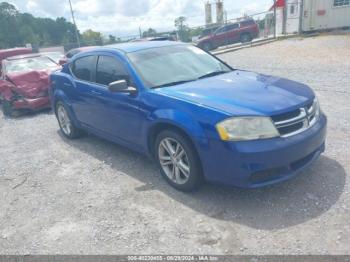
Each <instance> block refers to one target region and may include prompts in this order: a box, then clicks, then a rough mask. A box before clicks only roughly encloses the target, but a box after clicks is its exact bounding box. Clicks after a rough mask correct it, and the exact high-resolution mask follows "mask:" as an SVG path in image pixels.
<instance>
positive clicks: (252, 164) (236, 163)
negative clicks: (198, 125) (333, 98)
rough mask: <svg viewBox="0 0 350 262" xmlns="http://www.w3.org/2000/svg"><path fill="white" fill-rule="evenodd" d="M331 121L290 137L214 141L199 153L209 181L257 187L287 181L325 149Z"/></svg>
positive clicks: (320, 120) (322, 118) (322, 122)
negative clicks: (328, 123) (328, 124)
mask: <svg viewBox="0 0 350 262" xmlns="http://www.w3.org/2000/svg"><path fill="white" fill-rule="evenodd" d="M326 129H327V118H326V116H325V115H323V114H321V116H320V119H319V121H318V122H317V123H316V124H315V125H314V126H313V127H311V128H309V129H308V130H306V131H304V132H302V133H300V134H297V135H294V136H292V137H288V138H273V139H265V140H255V141H241V142H224V141H220V140H211V141H210V142H209V146H207V147H206V148H205V149H204V148H203V149H201V150H199V151H200V152H199V155H200V158H201V160H202V166H203V171H204V175H205V178H206V180H207V181H209V182H216V183H222V184H227V185H234V186H239V187H245V188H256V187H261V186H266V185H270V184H274V183H277V182H281V181H284V180H287V179H289V178H291V177H293V176H295V175H297V174H298V173H300V172H301V171H302V170H303V169H305V168H306V167H307V166H309V165H310V164H311V163H312V162H314V161H315V160H316V159H317V158H318V157H319V155H320V154H321V153H322V152H324V150H325V139H326Z"/></svg>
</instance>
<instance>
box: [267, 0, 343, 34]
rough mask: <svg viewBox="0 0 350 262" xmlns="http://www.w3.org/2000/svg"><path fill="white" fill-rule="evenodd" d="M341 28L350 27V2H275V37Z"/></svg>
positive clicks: (313, 0) (320, 0)
mask: <svg viewBox="0 0 350 262" xmlns="http://www.w3.org/2000/svg"><path fill="white" fill-rule="evenodd" d="M273 8H274V7H273V6H272V7H271V9H270V10H273ZM343 27H350V0H277V1H276V33H277V35H282V34H284V33H287V34H293V33H297V32H299V31H300V30H301V31H313V30H326V29H333V28H343Z"/></svg>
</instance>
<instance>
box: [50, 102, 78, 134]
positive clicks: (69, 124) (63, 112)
mask: <svg viewBox="0 0 350 262" xmlns="http://www.w3.org/2000/svg"><path fill="white" fill-rule="evenodd" d="M56 117H57V120H58V124H59V126H60V130H61V133H62V134H63V135H64V136H65V137H67V138H69V139H75V138H78V137H80V136H81V135H82V132H81V130H80V129H78V128H77V127H76V126H75V125H74V122H73V121H72V118H71V116H70V114H69V111H68V109H67V107H66V106H65V105H64V104H63V103H62V102H61V101H59V102H57V104H56Z"/></svg>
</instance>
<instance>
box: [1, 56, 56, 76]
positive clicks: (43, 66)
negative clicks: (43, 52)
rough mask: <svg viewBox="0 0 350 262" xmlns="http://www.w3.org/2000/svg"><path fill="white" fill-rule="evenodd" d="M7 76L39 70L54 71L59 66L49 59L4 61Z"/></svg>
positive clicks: (31, 58) (30, 58) (35, 58)
mask: <svg viewBox="0 0 350 262" xmlns="http://www.w3.org/2000/svg"><path fill="white" fill-rule="evenodd" d="M4 66H5V70H6V73H7V74H11V73H24V72H29V71H37V70H54V69H56V68H57V67H58V66H57V64H56V63H54V62H53V61H51V60H50V59H49V58H48V57H44V56H42V57H29V58H23V59H18V60H11V61H8V60H7V61H4Z"/></svg>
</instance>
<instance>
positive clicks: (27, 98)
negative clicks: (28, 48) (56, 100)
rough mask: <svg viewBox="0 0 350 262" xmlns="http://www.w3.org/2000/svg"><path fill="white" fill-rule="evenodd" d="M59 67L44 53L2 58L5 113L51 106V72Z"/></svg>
mask: <svg viewBox="0 0 350 262" xmlns="http://www.w3.org/2000/svg"><path fill="white" fill-rule="evenodd" d="M59 68H60V66H59V65H58V64H56V63H55V62H54V61H52V60H51V59H50V58H48V57H47V56H45V55H41V54H30V55H22V56H13V57H8V58H6V59H4V60H3V61H2V74H1V78H0V100H1V102H2V107H3V112H4V115H6V116H11V115H12V112H13V111H14V110H20V109H27V110H32V111H35V110H40V109H43V108H48V107H50V101H49V95H48V88H49V75H50V73H51V72H52V71H54V70H57V69H59Z"/></svg>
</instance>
